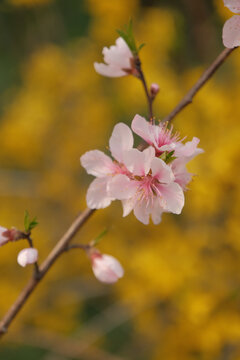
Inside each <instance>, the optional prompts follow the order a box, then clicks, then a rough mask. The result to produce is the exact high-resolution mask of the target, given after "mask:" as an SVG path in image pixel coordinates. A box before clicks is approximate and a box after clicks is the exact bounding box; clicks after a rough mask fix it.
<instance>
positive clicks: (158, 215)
mask: <svg viewBox="0 0 240 360" xmlns="http://www.w3.org/2000/svg"><path fill="white" fill-rule="evenodd" d="M162 213H163V208H162V206H161V203H160V201H159V198H158V197H156V198H155V199H154V202H153V206H152V210H151V217H152V221H153V223H154V224H155V225H158V224H159V223H160V222H161V220H162Z"/></svg>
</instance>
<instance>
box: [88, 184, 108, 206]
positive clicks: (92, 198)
mask: <svg viewBox="0 0 240 360" xmlns="http://www.w3.org/2000/svg"><path fill="white" fill-rule="evenodd" d="M108 180H109V177H105V178H97V179H95V180H93V181H92V183H91V184H90V186H89V188H88V191H87V206H88V207H89V208H90V209H104V208H105V207H107V206H109V205H110V204H111V202H112V200H113V198H111V197H110V196H109V195H108V193H107V184H108Z"/></svg>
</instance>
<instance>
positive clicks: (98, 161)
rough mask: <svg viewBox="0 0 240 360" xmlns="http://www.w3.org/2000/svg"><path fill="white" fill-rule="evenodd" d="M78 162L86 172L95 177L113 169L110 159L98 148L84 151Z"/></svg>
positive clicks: (108, 172)
mask: <svg viewBox="0 0 240 360" xmlns="http://www.w3.org/2000/svg"><path fill="white" fill-rule="evenodd" d="M80 162H81V165H82V166H83V167H84V168H85V170H86V171H87V173H88V174H90V175H93V176H96V177H105V176H106V175H108V174H111V173H113V171H114V169H113V168H114V166H113V162H112V159H111V158H110V157H109V156H107V155H105V154H104V153H103V152H102V151H99V150H91V151H88V152H86V153H85V154H84V155H82V156H81V158H80Z"/></svg>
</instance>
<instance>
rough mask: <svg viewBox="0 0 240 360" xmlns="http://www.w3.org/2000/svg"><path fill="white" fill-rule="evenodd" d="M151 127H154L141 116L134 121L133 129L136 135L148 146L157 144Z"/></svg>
mask: <svg viewBox="0 0 240 360" xmlns="http://www.w3.org/2000/svg"><path fill="white" fill-rule="evenodd" d="M151 126H152V125H150V124H149V122H148V121H147V120H146V119H144V117H142V116H140V115H135V116H134V118H133V121H132V125H131V128H132V130H133V131H134V132H135V134H137V135H138V136H140V137H141V138H142V139H143V140H145V141H146V142H147V143H148V144H155V140H154V134H153V132H152V131H151ZM152 129H153V127H152Z"/></svg>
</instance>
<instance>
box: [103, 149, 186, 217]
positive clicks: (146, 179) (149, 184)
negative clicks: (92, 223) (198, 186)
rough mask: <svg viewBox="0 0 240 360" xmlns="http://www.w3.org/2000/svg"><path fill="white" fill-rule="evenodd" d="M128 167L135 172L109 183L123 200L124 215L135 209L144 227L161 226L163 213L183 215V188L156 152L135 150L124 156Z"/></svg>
mask: <svg viewBox="0 0 240 360" xmlns="http://www.w3.org/2000/svg"><path fill="white" fill-rule="evenodd" d="M124 157H125V158H124V164H125V166H126V167H127V169H128V170H129V172H130V173H131V176H130V177H129V175H126V174H119V175H116V176H115V177H114V178H113V179H112V181H111V183H110V184H109V194H110V195H111V196H112V197H113V198H115V199H118V200H122V205H123V216H127V215H128V214H129V213H130V212H131V211H132V210H133V212H134V215H135V216H136V218H137V219H138V220H139V221H141V222H142V223H143V224H148V223H149V217H150V215H151V217H152V220H153V223H154V224H159V222H160V221H161V215H162V213H163V212H172V213H175V214H180V213H181V211H182V208H183V206H184V194H183V190H182V188H181V186H180V185H179V184H177V183H176V182H175V181H174V180H175V178H174V174H173V172H172V170H171V168H170V166H168V165H167V164H166V163H165V162H164V161H163V160H161V159H159V158H157V157H155V150H154V148H153V147H149V148H147V149H145V150H144V151H142V152H141V151H139V150H137V149H131V150H129V151H128V152H126V153H125V154H124Z"/></svg>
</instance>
